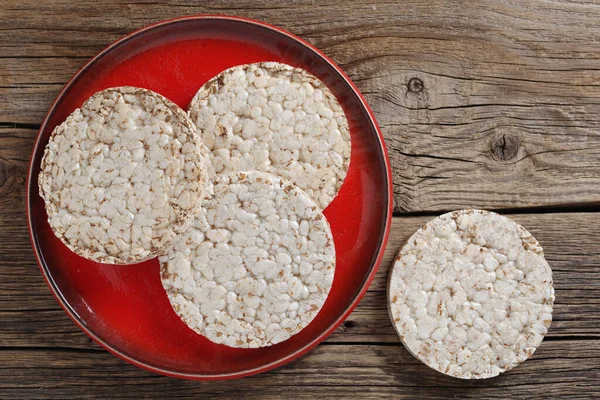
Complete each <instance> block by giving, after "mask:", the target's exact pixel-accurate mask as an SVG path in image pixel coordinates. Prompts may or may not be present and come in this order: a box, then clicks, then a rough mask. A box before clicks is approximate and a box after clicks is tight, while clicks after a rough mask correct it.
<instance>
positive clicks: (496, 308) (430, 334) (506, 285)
mask: <svg viewBox="0 0 600 400" xmlns="http://www.w3.org/2000/svg"><path fill="white" fill-rule="evenodd" d="M553 302H554V289H553V287H552V271H551V270H550V266H549V265H548V263H547V262H546V260H545V259H544V254H543V252H542V248H541V246H540V244H539V243H538V242H537V240H535V238H534V237H533V236H532V235H531V234H530V233H529V232H528V231H526V230H525V229H524V228H523V227H522V226H520V225H518V224H517V223H515V222H514V221H512V220H510V219H508V218H506V217H503V216H501V215H498V214H496V213H493V212H486V211H480V210H462V211H454V212H451V213H447V214H444V215H442V216H440V217H438V218H436V219H434V220H432V221H430V222H428V223H427V224H426V225H424V226H423V227H422V228H421V229H419V230H418V231H417V232H416V233H415V234H414V235H413V236H412V237H411V238H410V239H409V240H408V243H407V244H406V245H405V246H404V247H403V248H402V250H401V251H400V253H399V254H398V256H397V258H396V261H395V263H394V266H393V270H392V272H391V274H390V280H389V288H388V305H389V311H390V317H391V319H392V323H393V324H394V326H395V328H396V331H397V332H398V334H399V335H400V338H401V339H402V342H403V343H404V346H405V347H406V348H407V349H408V350H409V351H410V352H411V353H412V354H413V355H414V356H415V357H416V358H418V359H419V360H421V361H422V362H423V363H425V364H426V365H428V366H429V367H431V368H433V369H435V370H437V371H439V372H442V373H444V374H447V375H450V376H453V377H456V378H463V379H479V378H490V377H493V376H496V375H498V374H500V373H502V372H505V371H508V370H510V369H512V368H514V367H515V366H517V365H518V364H519V363H521V362H523V361H525V360H526V359H527V358H529V357H530V356H531V355H532V354H533V352H534V351H535V349H536V348H537V347H538V346H539V345H540V343H541V342H542V340H543V338H544V336H545V334H546V332H547V330H548V328H549V327H550V323H551V320H552V305H553Z"/></svg>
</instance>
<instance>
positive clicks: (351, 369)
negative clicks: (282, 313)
mask: <svg viewBox="0 0 600 400" xmlns="http://www.w3.org/2000/svg"><path fill="white" fill-rule="evenodd" d="M599 351H600V341H599V340H595V341H587V342H586V348H583V347H582V346H581V343H580V342H578V341H571V342H570V341H562V342H545V343H543V344H542V346H541V347H540V348H539V349H538V351H537V352H536V353H535V354H534V356H533V357H532V359H531V360H529V361H528V362H525V363H524V364H522V365H521V366H519V367H518V368H516V369H515V370H513V371H510V372H508V373H506V374H504V375H502V376H500V377H498V378H495V379H491V380H486V381H462V380H458V379H452V378H448V377H445V376H443V375H441V374H439V373H437V372H435V371H433V370H430V369H428V368H427V367H426V366H424V365H423V364H421V363H419V362H418V361H417V360H416V359H414V358H413V357H412V356H411V355H410V354H409V353H408V352H407V351H406V350H405V349H404V348H403V347H402V346H401V345H394V346H377V345H373V346H358V347H357V346H349V345H335V346H334V345H322V346H319V347H317V348H316V349H315V350H314V351H312V352H311V353H310V354H309V355H307V356H305V357H303V358H302V359H300V360H298V361H295V362H293V363H291V364H289V365H288V366H284V367H282V368H279V369H277V370H275V371H272V372H270V373H267V374H263V375H259V376H255V377H251V378H246V379H243V380H238V381H234V382H211V383H208V382H190V381H176V380H174V379H171V378H165V377H161V376H158V375H154V374H151V373H148V372H145V371H142V370H140V369H138V368H135V367H133V366H130V365H126V364H125V363H124V362H122V361H120V360H118V359H117V358H116V357H114V356H112V355H109V354H108V353H105V352H93V353H92V352H89V351H73V350H60V349H57V350H55V351H53V352H52V353H51V354H52V357H48V355H49V353H48V352H47V351H44V350H41V349H30V350H20V349H15V350H5V351H4V353H3V354H4V357H2V358H0V371H1V373H2V386H1V392H0V394H1V395H2V397H3V398H7V399H8V398H18V399H25V398H36V399H42V398H57V397H58V398H80V397H87V396H90V395H91V393H92V392H91V391H90V388H91V387H93V389H94V390H93V395H94V396H98V397H110V398H114V399H117V398H140V397H145V396H153V397H158V398H181V397H192V396H198V395H211V397H217V398H225V397H226V396H230V395H231V394H233V393H235V395H236V397H238V398H248V399H254V398H257V399H258V398H260V399H279V398H281V397H282V393H285V397H286V398H292V397H293V398H315V397H318V398H340V397H342V398H346V397H353V396H360V397H361V398H381V397H383V396H385V397H387V398H389V397H390V396H393V397H395V398H397V397H401V396H402V397H408V398H416V397H419V398H434V399H442V398H447V396H448V394H449V393H452V394H453V395H455V396H456V397H457V398H506V394H507V390H509V391H510V396H511V397H512V398H521V397H526V398H531V399H546V398H583V396H581V395H579V397H578V394H577V393H576V391H579V393H582V394H585V395H586V396H589V398H593V397H595V396H598V395H600V387H598V385H597V381H598V379H600V369H599V368H598V365H599V364H598V358H597V357H594V356H593V354H596V355H597V354H598V352H599ZM32 375H34V376H36V378H37V379H35V380H32V379H31V376H32ZM117 382H118V385H119V386H118V387H119V389H118V390H115V386H114V385H115V384H116V383H117ZM542 384H545V385H543V386H542ZM542 387H543V390H541V388H542ZM532 388H538V389H534V390H532Z"/></svg>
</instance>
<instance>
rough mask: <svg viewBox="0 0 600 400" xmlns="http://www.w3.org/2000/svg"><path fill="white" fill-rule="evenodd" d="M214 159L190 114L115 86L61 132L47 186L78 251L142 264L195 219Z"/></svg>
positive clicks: (50, 206)
mask: <svg viewBox="0 0 600 400" xmlns="http://www.w3.org/2000/svg"><path fill="white" fill-rule="evenodd" d="M206 164H207V160H206V157H205V154H204V153H203V148H202V146H201V144H200V138H199V136H198V135H197V134H196V128H195V126H194V124H193V123H192V122H191V120H190V119H189V118H188V116H187V114H186V113H185V111H183V110H182V109H180V108H179V107H178V106H177V105H175V104H174V103H172V102H171V101H170V100H168V99H166V98H165V97H163V96H161V95H159V94H157V93H154V92H152V91H150V90H146V89H140V88H134V87H119V88H110V89H106V90H103V91H101V92H98V93H96V94H94V95H93V96H92V97H90V98H89V99H88V100H87V101H86V102H85V103H84V104H83V106H82V107H81V108H78V109H76V110H75V111H74V112H73V113H72V114H71V115H70V116H69V117H68V118H67V119H66V121H65V122H63V123H62V124H60V125H59V126H57V127H56V128H55V129H54V131H53V132H52V136H51V137H50V141H49V143H48V145H47V146H46V150H45V153H44V158H43V159H42V165H41V169H42V171H41V173H40V175H39V188H40V194H41V196H42V197H43V198H44V201H45V204H46V211H47V213H48V220H49V223H50V226H51V227H52V230H53V231H54V233H55V234H56V236H58V237H59V238H60V239H61V240H62V241H63V242H64V243H65V244H66V245H67V246H68V247H69V248H70V249H71V250H72V251H74V252H75V253H77V254H78V255H80V256H82V257H85V258H88V259H90V260H93V261H98V262H103V263H110V264H127V263H134V262H140V261H143V260H146V259H149V258H152V257H155V256H156V255H158V254H160V253H161V252H162V250H163V249H164V248H165V247H166V246H167V245H169V244H170V243H171V242H172V240H173V238H174V237H175V235H176V234H177V232H181V231H182V230H183V228H184V226H185V224H186V223H187V222H189V220H190V219H191V218H192V217H193V211H194V209H195V208H196V206H197V203H198V202H199V200H200V198H201V197H202V196H203V192H204V186H205V184H206V183H207V171H206Z"/></svg>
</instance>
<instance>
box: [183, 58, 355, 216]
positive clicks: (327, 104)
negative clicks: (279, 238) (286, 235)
mask: <svg viewBox="0 0 600 400" xmlns="http://www.w3.org/2000/svg"><path fill="white" fill-rule="evenodd" d="M189 112H190V116H191V117H192V120H193V121H194V122H195V123H196V126H197V128H198V132H199V133H200V134H201V135H202V139H203V142H204V144H205V145H206V146H207V147H208V149H209V157H210V160H211V166H212V168H211V169H210V173H211V176H214V175H216V174H221V173H227V172H236V171H250V170H257V171H264V172H270V173H272V174H275V175H279V176H282V177H284V178H286V179H288V180H290V181H291V182H292V183H293V184H295V185H296V186H298V187H299V188H300V189H302V190H304V191H305V192H306V193H308V194H309V195H310V196H312V198H313V199H314V200H315V202H316V203H317V204H318V205H319V206H320V207H321V208H322V209H325V208H326V207H327V206H328V205H329V203H331V201H333V198H334V197H335V196H336V195H337V193H338V191H339V190H340V187H341V186H342V183H343V182H344V179H345V177H346V173H347V171H348V167H349V165H350V147H351V146H350V144H351V143H350V130H349V128H348V121H347V119H346V116H345V114H344V111H343V110H342V107H341V106H340V104H339V102H338V101H337V99H336V98H335V96H334V95H333V93H331V91H330V90H329V89H328V88H327V86H325V84H324V83H323V82H321V81H320V80H319V79H317V78H316V77H315V76H313V75H311V74H309V73H308V72H306V71H305V70H303V69H300V68H294V67H291V66H289V65H286V64H281V63H276V62H263V63H256V64H249V65H240V66H236V67H233V68H230V69H228V70H225V71H223V72H221V73H220V74H219V75H217V76H216V77H214V78H213V79H211V80H209V81H208V82H207V83H206V84H205V85H204V86H202V88H201V89H200V90H199V91H198V93H197V94H196V96H195V97H194V99H193V100H192V102H191V104H190V106H189Z"/></svg>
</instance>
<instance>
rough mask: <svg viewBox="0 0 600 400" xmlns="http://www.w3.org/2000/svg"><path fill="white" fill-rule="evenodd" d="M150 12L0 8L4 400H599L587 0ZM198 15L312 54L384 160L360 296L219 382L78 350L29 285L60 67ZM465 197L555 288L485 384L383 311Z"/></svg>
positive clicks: (595, 43)
mask: <svg viewBox="0 0 600 400" xmlns="http://www.w3.org/2000/svg"><path fill="white" fill-rule="evenodd" d="M162 3H163V2H161V1H154V0H137V1H134V2H127V1H122V0H100V1H91V0H90V1H87V2H86V1H82V2H80V3H78V4H72V2H71V1H67V0H60V1H43V0H0V398H2V399H4V398H7V399H8V398H14V399H24V398H35V399H41V398H82V397H103V398H140V397H157V398H175V397H198V398H204V396H206V398H221V397H223V398H226V397H235V398H248V399H252V398H256V399H278V398H284V397H285V398H288V397H289V398H298V399H300V398H317V397H318V398H345V397H358V398H365V399H366V398H383V397H393V398H401V397H406V398H445V397H451V398H478V399H481V398H509V397H510V398H540V399H541V398H578V399H583V398H598V397H600V213H599V211H600V2H598V1H593V0H590V1H586V0H578V1H565V0H515V1H505V0H488V1H470V2H466V1H453V0H429V1H426V0H407V1H402V2H393V1H385V2H383V1H380V2H373V3H372V4H368V5H367V4H363V3H367V2H363V1H346V0H330V1H327V2H319V1H294V2H290V3H289V4H284V3H282V2H279V1H274V0H268V1H262V2H253V1H216V2H211V3H209V4H207V5H204V6H194V5H191V4H192V2H191V1H174V2H172V3H170V4H169V5H164V4H162ZM199 13H219V14H230V15H240V16H245V17H250V18H254V19H259V20H263V21H266V22H268V23H271V24H275V25H278V26H280V27H283V28H285V29H287V30H289V31H291V32H293V33H295V34H297V35H299V36H301V37H303V38H304V39H306V40H308V41H309V42H311V43H313V44H314V45H316V46H317V47H319V48H320V49H322V50H323V51H324V52H325V53H326V54H327V55H328V56H329V57H331V58H332V59H333V60H335V61H336V62H337V63H338V64H339V65H341V66H342V68H344V70H345V71H346V72H347V73H348V74H349V75H350V77H351V78H352V79H353V80H354V82H355V83H356V84H357V86H358V87H359V89H360V90H361V91H362V92H363V93H364V94H365V96H366V98H367V100H368V101H369V103H370V104H371V106H372V108H373V110H374V111H375V114H376V116H377V118H378V120H379V123H380V125H381V129H382V131H383V133H384V135H385V138H386V141H387V146H388V149H389V151H390V158H391V161H392V164H393V169H394V193H395V218H394V222H393V227H392V234H391V238H390V242H389V245H388V250H387V253H386V257H385V260H384V261H383V264H382V266H381V268H380V270H379V272H378V274H377V277H376V279H375V281H374V282H373V284H372V285H371V288H370V290H369V292H368V293H367V295H366V296H365V298H364V299H363V301H362V302H361V303H360V305H359V306H358V307H357V308H356V310H355V311H354V312H353V313H352V315H351V316H350V317H349V318H348V320H347V321H346V322H345V323H344V324H343V325H342V326H341V327H340V328H339V329H338V330H337V331H336V332H335V333H334V334H333V335H332V336H331V337H330V338H329V339H327V340H326V341H325V342H324V343H323V344H321V345H319V346H318V347H317V348H316V349H315V350H313V351H312V352H310V353H309V354H308V355H306V356H305V357H303V358H301V359H299V360H297V361H295V362H292V363H291V364H288V365H287V366H284V367H282V368H279V369H276V370H274V371H272V372H269V373H265V374H262V375H259V376H255V377H250V378H245V379H241V380H237V381H229V382H192V381H183V380H176V379H172V378H167V377H163V376H159V375H155V374H152V373H149V372H145V371H143V370H140V369H138V368H136V367H134V366H131V365H129V364H127V363H125V362H123V361H121V360H120V359H118V358H116V357H114V356H112V355H110V354H109V353H107V352H106V351H104V350H103V349H101V348H100V347H99V346H97V345H95V344H93V343H92V342H91V340H90V339H89V338H88V337H87V336H85V335H84V334H83V333H82V332H81V331H80V330H79V329H78V328H77V327H76V326H75V325H74V324H73V323H72V322H71V320H70V319H69V318H68V317H67V315H66V314H65V313H64V312H63V311H62V310H61V309H60V307H59V306H58V304H57V302H56V301H55V300H54V298H53V297H52V295H51V293H50V290H49V289H48V288H47V286H46V284H45V283H44V281H43V279H42V277H41V275H40V273H39V271H38V267H37V265H36V262H35V259H34V256H33V252H32V250H31V246H30V242H29V237H28V233H27V226H26V218H25V176H26V173H27V168H28V162H29V156H30V152H31V149H32V146H33V143H34V140H35V137H36V134H37V130H38V128H39V126H40V123H41V122H42V119H43V117H44V114H45V112H46V111H47V109H48V108H49V106H50V104H51V102H52V100H53V99H54V98H55V96H56V95H57V94H58V92H59V90H60V89H61V87H62V86H63V85H64V84H65V82H66V81H67V80H68V79H69V77H71V76H72V75H73V74H74V73H75V72H76V71H77V69H78V68H80V67H81V66H82V65H83V64H84V63H85V62H86V61H87V60H88V59H89V58H90V57H92V56H94V55H95V54H96V53H97V52H98V51H100V50H101V49H102V48H103V47H105V46H106V45H108V44H109V43H110V42H112V41H114V40H115V39H117V38H119V37H121V36H122V35H125V34H127V33H128V32H130V31H132V30H134V29H137V28H140V27H142V26H145V25H147V24H150V23H152V22H156V21H160V20H164V19H168V18H173V17H177V16H183V15H193V14H199ZM464 207H480V208H486V209H494V210H500V211H501V212H503V213H507V214H510V215H511V216H512V217H514V218H515V220H516V221H517V222H519V223H521V224H523V225H524V226H525V227H526V228H527V229H529V230H530V231H531V232H532V233H533V234H534V235H535V236H536V237H537V238H538V239H539V241H540V242H541V244H542V245H543V246H544V249H545V253H546V255H547V258H548V261H549V262H550V265H551V266H552V269H553V272H554V282H555V288H556V303H555V311H554V321H553V323H552V326H551V328H550V331H549V334H548V336H547V337H546V339H545V340H544V342H543V343H542V345H541V347H540V348H539V349H538V351H537V352H536V353H535V354H534V356H533V357H532V358H531V359H530V360H529V361H527V362H525V363H524V364H522V365H521V366H519V367H518V368H516V369H515V370H513V371H511V372H508V373H506V374H503V375H502V376H500V377H498V378H495V379H490V380H485V381H461V380H455V379H451V378H448V377H445V376H443V375H441V374H438V373H436V372H434V371H432V370H430V369H428V368H427V367H425V366H424V365H422V364H421V363H419V362H418V361H417V360H415V359H414V358H413V357H412V356H411V355H410V354H409V353H408V352H407V351H406V350H405V349H404V347H403V346H402V345H401V344H400V343H399V340H398V337H397V336H396V334H395V333H394V330H393V328H392V326H391V325H390V322H389V320H388V316H387V312H386V306H385V301H386V300H385V291H384V287H385V280H386V276H387V274H388V270H389V267H390V263H391V260H392V258H393V254H394V253H395V251H396V250H397V249H398V247H399V246H400V245H402V244H403V243H404V241H405V240H406V239H407V238H408V236H409V235H411V234H412V233H413V232H414V231H415V230H416V229H417V228H418V227H419V226H420V225H422V224H423V222H425V221H427V220H428V219H430V218H432V217H433V216H435V215H438V214H440V213H442V212H443V211H447V210H452V209H458V208H464Z"/></svg>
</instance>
